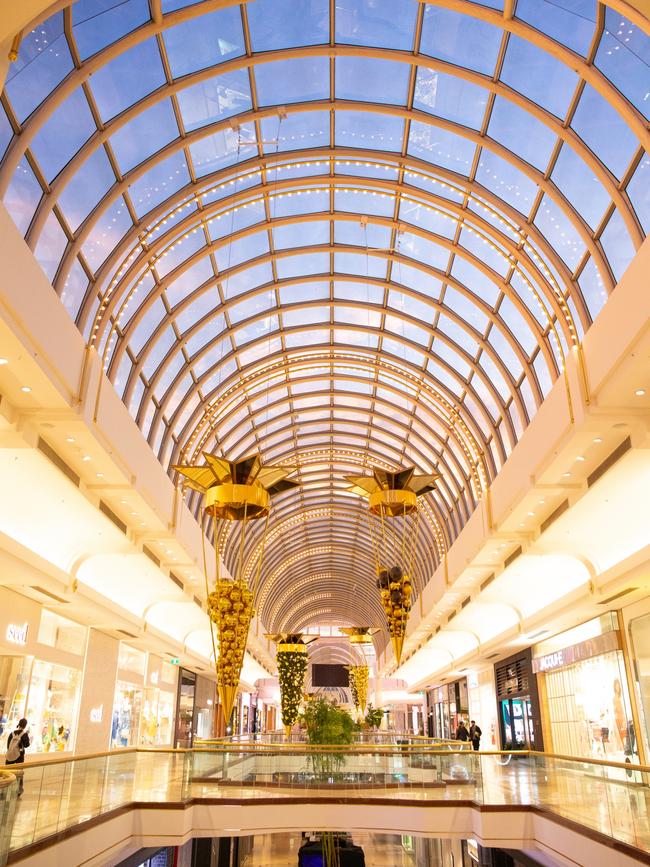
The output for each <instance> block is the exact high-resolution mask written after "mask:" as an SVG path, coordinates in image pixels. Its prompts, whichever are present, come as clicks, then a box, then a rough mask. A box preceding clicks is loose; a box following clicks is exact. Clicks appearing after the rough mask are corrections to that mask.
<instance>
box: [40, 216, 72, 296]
mask: <svg viewBox="0 0 650 867" xmlns="http://www.w3.org/2000/svg"><path fill="white" fill-rule="evenodd" d="M67 243H68V239H67V238H66V236H65V233H64V231H63V229H62V228H61V224H60V223H59V221H58V220H57V218H56V216H55V215H54V214H50V215H49V217H48V218H47V220H46V221H45V226H44V227H43V231H42V232H41V234H40V235H39V238H38V244H37V245H36V249H35V250H34V256H35V258H36V261H37V262H38V264H39V265H40V266H41V268H42V269H43V271H45V275H46V276H47V278H48V279H49V281H50V282H52V281H53V280H54V276H55V274H56V272H57V269H58V267H59V263H60V261H61V256H62V255H63V251H64V250H65V248H66V245H67Z"/></svg>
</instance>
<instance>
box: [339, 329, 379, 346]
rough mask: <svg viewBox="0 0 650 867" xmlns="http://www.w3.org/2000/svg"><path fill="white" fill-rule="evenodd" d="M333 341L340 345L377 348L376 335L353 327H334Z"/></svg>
mask: <svg viewBox="0 0 650 867" xmlns="http://www.w3.org/2000/svg"><path fill="white" fill-rule="evenodd" d="M334 342H335V343H338V344H339V345H342V346H348V345H350V344H351V345H352V346H360V347H362V348H364V349H376V348H377V335H376V334H372V333H371V332H369V331H356V330H354V329H347V328H346V329H342V328H335V329H334Z"/></svg>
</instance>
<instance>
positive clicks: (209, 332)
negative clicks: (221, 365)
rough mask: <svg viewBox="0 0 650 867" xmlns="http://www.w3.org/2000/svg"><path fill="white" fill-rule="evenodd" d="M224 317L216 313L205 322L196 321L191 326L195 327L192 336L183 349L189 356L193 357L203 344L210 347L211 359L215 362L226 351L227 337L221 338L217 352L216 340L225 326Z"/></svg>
mask: <svg viewBox="0 0 650 867" xmlns="http://www.w3.org/2000/svg"><path fill="white" fill-rule="evenodd" d="M225 324H226V322H225V319H224V317H223V315H222V314H218V315H217V316H214V317H213V318H212V319H209V320H208V321H207V322H206V323H205V324H203V325H200V327H198V326H199V323H198V322H196V323H195V325H194V326H192V328H195V326H197V327H196V328H195V330H194V333H193V334H192V336H191V337H190V338H189V339H188V340H187V342H186V343H185V349H186V350H187V352H188V355H189V356H190V358H192V359H193V358H194V356H195V355H196V354H197V353H198V352H200V351H201V350H202V349H203V348H204V347H205V346H210V347H211V350H210V351H211V361H212V362H213V363H215V362H217V361H218V360H220V359H221V358H223V356H224V355H226V354H227V352H228V346H229V343H228V339H225V340H223V342H222V344H221V348H220V351H219V352H217V346H216V343H217V340H218V338H219V336H220V335H221V334H222V332H223V330H224V328H225ZM183 339H185V334H184V335H183Z"/></svg>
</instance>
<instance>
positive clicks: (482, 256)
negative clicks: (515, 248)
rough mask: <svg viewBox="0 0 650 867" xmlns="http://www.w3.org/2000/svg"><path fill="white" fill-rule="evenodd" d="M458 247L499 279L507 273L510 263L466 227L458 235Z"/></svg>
mask: <svg viewBox="0 0 650 867" xmlns="http://www.w3.org/2000/svg"><path fill="white" fill-rule="evenodd" d="M460 245H461V246H462V247H464V248H465V250H468V251H469V252H470V253H473V254H474V256H475V257H476V258H477V259H478V260H479V261H480V262H482V263H483V264H484V265H487V266H488V268H491V269H492V270H493V271H495V272H496V273H497V274H498V275H499V276H500V277H505V275H506V274H507V273H508V269H509V268H510V267H511V263H510V262H509V261H508V260H507V259H506V257H505V255H502V254H501V253H500V252H499V251H498V250H495V249H494V247H493V246H492V245H491V244H489V243H488V242H487V240H484V238H483V237H482V236H478V235H476V234H474V232H470V231H469V229H467V228H466V227H464V228H463V229H462V231H461V233H460Z"/></svg>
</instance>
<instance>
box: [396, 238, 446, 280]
mask: <svg viewBox="0 0 650 867" xmlns="http://www.w3.org/2000/svg"><path fill="white" fill-rule="evenodd" d="M399 249H400V253H402V255H404V256H406V257H407V258H409V259H415V260H416V261H417V262H422V263H424V264H425V265H430V266H431V267H432V268H439V269H440V270H442V271H444V270H445V269H446V268H447V263H448V261H449V250H447V248H446V247H442V246H441V245H440V244H437V243H436V242H435V241H428V240H427V239H426V238H421V237H420V236H419V235H414V234H413V233H412V232H402V234H401V236H400V243H399Z"/></svg>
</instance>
